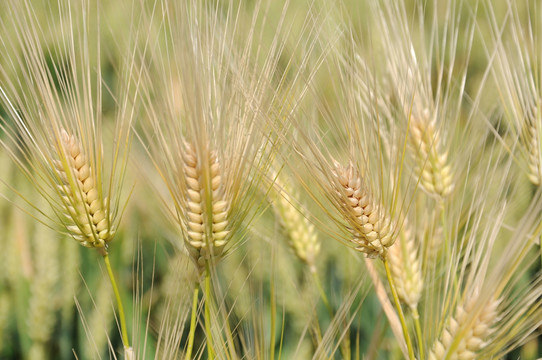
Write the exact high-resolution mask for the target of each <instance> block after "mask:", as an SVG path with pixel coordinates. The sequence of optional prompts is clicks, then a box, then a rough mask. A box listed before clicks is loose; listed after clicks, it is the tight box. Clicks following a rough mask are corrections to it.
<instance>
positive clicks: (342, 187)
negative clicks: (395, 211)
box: [333, 161, 395, 259]
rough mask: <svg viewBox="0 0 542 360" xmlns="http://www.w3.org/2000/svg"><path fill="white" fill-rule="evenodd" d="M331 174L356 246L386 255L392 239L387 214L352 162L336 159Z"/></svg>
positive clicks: (368, 254)
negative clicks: (344, 164) (344, 163)
mask: <svg viewBox="0 0 542 360" xmlns="http://www.w3.org/2000/svg"><path fill="white" fill-rule="evenodd" d="M333 174H334V176H335V180H336V181H335V183H334V187H335V196H336V197H337V201H338V202H339V204H340V208H341V210H343V211H344V215H345V219H346V220H347V221H348V223H349V230H350V232H351V233H352V235H353V239H352V242H353V243H354V244H355V245H356V250H358V251H360V252H362V253H365V254H367V257H369V258H376V257H377V256H380V257H381V258H382V259H385V258H386V256H387V254H388V248H389V247H390V246H391V245H393V242H394V241H395V237H394V236H393V230H394V227H393V224H392V221H391V218H390V216H389V215H388V214H387V213H386V211H385V210H384V209H383V207H382V206H381V205H380V204H377V203H376V201H375V200H374V198H373V196H372V194H371V192H370V190H369V189H368V188H367V186H366V185H365V184H364V181H363V179H362V178H361V176H360V174H359V173H358V171H357V170H356V169H355V167H354V165H353V164H352V163H349V164H348V166H346V167H344V166H342V165H340V164H339V163H338V162H336V161H335V169H333Z"/></svg>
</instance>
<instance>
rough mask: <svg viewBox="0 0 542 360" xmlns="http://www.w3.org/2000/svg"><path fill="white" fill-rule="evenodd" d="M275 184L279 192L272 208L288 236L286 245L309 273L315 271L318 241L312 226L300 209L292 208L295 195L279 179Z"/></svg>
mask: <svg viewBox="0 0 542 360" xmlns="http://www.w3.org/2000/svg"><path fill="white" fill-rule="evenodd" d="M275 184H276V185H277V186H279V187H280V189H281V191H280V194H279V196H277V197H276V201H274V202H273V206H274V208H275V211H276V213H277V214H278V216H279V217H280V221H281V222H282V224H283V226H284V228H285V230H286V232H287V234H288V240H289V241H288V244H289V245H290V248H291V249H292V251H293V252H294V254H295V255H296V256H297V257H298V258H299V260H301V261H302V262H304V263H305V264H307V265H308V266H309V268H310V270H311V271H316V263H315V262H316V256H317V255H318V253H319V252H320V241H319V240H318V235H317V234H316V230H315V229H314V225H313V224H312V223H311V222H310V221H309V220H308V219H307V217H306V216H305V214H303V213H302V209H297V208H296V207H295V206H294V203H295V199H296V198H297V194H296V193H295V192H294V191H293V190H292V189H290V188H289V187H288V186H287V185H286V183H285V182H282V181H280V178H277V179H276V181H275Z"/></svg>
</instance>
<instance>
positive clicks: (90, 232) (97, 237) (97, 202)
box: [54, 129, 115, 251]
mask: <svg viewBox="0 0 542 360" xmlns="http://www.w3.org/2000/svg"><path fill="white" fill-rule="evenodd" d="M60 141H61V144H60V146H61V151H62V153H61V154H59V160H55V161H54V164H55V170H56V172H57V174H58V179H59V181H60V183H59V184H58V185H57V186H58V190H59V192H60V194H61V195H62V204H63V207H64V210H65V213H64V216H65V217H66V229H67V230H68V231H69V233H70V234H71V235H72V236H73V238H74V239H75V240H77V241H78V242H79V243H80V244H81V245H83V246H85V247H89V248H102V249H103V250H104V251H105V250H106V248H107V244H108V243H109V242H110V241H111V240H112V239H113V236H114V235H115V228H114V227H113V225H112V221H111V218H110V215H109V211H108V200H107V198H104V197H103V195H102V193H101V188H100V187H98V186H97V185H96V179H95V176H94V174H93V173H94V171H95V170H93V169H92V168H91V167H90V164H89V162H88V160H87V157H86V155H85V154H84V151H82V149H81V145H80V142H79V141H78V140H77V139H76V138H75V136H73V135H70V134H68V132H66V130H64V129H61V134H60ZM60 159H61V160H60Z"/></svg>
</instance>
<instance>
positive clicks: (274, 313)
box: [269, 276, 277, 360]
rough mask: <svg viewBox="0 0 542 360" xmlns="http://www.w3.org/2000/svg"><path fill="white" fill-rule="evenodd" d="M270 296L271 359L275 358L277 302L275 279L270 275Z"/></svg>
mask: <svg viewBox="0 0 542 360" xmlns="http://www.w3.org/2000/svg"><path fill="white" fill-rule="evenodd" d="M270 287H271V289H270V292H271V294H270V296H271V304H270V306H271V334H270V335H271V338H270V339H269V350H270V356H269V358H270V359H271V360H273V359H275V328H276V326H277V325H276V320H275V318H276V316H277V302H276V299H275V280H274V278H273V277H272V276H271V284H270Z"/></svg>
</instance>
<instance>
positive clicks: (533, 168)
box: [522, 106, 542, 186]
mask: <svg viewBox="0 0 542 360" xmlns="http://www.w3.org/2000/svg"><path fill="white" fill-rule="evenodd" d="M537 114H538V109H537V107H535V106H532V107H531V113H530V114H527V116H526V121H525V122H524V125H523V129H522V132H523V137H522V140H523V146H524V147H525V149H526V150H527V154H528V155H527V162H528V166H529V172H528V177H529V180H530V181H531V182H532V183H533V184H534V185H536V186H539V185H540V184H541V183H542V168H541V166H540V165H541V164H540V157H541V153H540V152H541V149H540V141H539V138H538V137H539V124H540V122H537V120H536V119H537Z"/></svg>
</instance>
